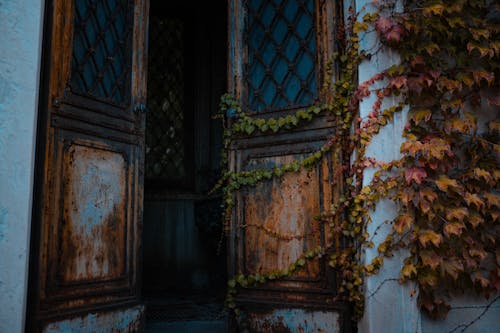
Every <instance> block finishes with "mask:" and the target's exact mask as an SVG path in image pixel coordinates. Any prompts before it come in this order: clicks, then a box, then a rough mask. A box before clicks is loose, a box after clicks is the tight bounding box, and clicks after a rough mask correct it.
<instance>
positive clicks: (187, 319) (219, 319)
mask: <svg viewBox="0 0 500 333" xmlns="http://www.w3.org/2000/svg"><path fill="white" fill-rule="evenodd" d="M145 302H146V329H145V332H146V333H226V332H227V324H226V323H227V312H226V310H225V308H224V305H223V300H221V299H217V298H215V297H209V296H199V295H190V296H185V297H182V296H177V295H161V296H154V297H146V298H145Z"/></svg>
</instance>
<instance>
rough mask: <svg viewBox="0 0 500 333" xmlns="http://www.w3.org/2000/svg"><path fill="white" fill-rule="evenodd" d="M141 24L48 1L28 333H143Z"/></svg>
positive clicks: (119, 14)
mask: <svg viewBox="0 0 500 333" xmlns="http://www.w3.org/2000/svg"><path fill="white" fill-rule="evenodd" d="M147 14H148V0H73V1H69V0H52V1H47V6H46V20H45V22H46V23H45V24H46V26H45V36H44V44H43V45H44V51H43V53H44V54H43V58H44V59H45V63H44V66H45V69H44V73H43V74H42V82H43V84H44V86H43V89H42V96H41V112H40V121H39V138H38V143H37V148H38V152H37V162H36V163H37V166H38V170H37V176H36V178H37V190H36V196H35V207H34V225H33V235H34V236H33V239H32V257H31V263H30V265H31V267H30V269H31V271H30V302H29V303H30V305H29V310H28V311H29V312H28V321H27V331H28V332H67V331H75V332H76V331H88V332H90V331H92V332H129V331H130V332H133V331H136V330H138V329H139V328H140V321H141V320H140V319H141V316H142V311H143V309H142V307H141V306H140V305H139V303H138V297H139V290H140V287H139V281H138V279H139V274H138V271H139V250H140V235H141V222H140V221H141V218H142V217H141V216H142V193H143V180H142V179H143V175H142V173H143V171H142V169H143V156H144V153H143V147H144V144H143V141H144V118H145V114H144V111H145V105H144V103H145V98H146V84H145V75H146V74H145V73H146V71H145V59H146V52H147V48H146V42H145V40H146V39H145V37H146V36H145V35H146V32H147V26H148V25H147V23H148V22H147Z"/></svg>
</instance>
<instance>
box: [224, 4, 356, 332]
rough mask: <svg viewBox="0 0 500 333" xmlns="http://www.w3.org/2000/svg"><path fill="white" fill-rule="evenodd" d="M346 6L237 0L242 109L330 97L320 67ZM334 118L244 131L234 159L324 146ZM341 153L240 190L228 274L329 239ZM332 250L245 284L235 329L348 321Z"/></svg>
mask: <svg viewBox="0 0 500 333" xmlns="http://www.w3.org/2000/svg"><path fill="white" fill-rule="evenodd" d="M341 13H342V8H340V1H333V0H332V1H329V0H321V1H315V0H283V1H272V0H271V1H265V0H231V1H230V6H229V40H230V45H229V61H230V71H229V89H230V91H231V92H232V93H233V94H234V95H235V96H236V97H237V98H238V100H239V102H240V104H241V105H242V107H243V108H244V110H245V112H247V113H249V114H251V115H252V116H254V117H259V118H264V119H269V118H271V117H274V118H276V119H279V117H286V116H287V115H293V114H295V113H296V112H297V110H300V109H303V108H307V107H309V106H311V105H315V104H318V103H321V102H322V101H324V98H325V97H324V96H322V93H321V87H322V85H323V83H324V81H325V77H324V74H323V73H325V66H326V64H327V61H328V60H329V59H330V57H331V56H332V54H333V52H334V50H335V49H336V47H337V46H336V41H335V38H334V36H335V33H336V29H337V28H338V26H339V25H340V22H341V17H342V14H341ZM332 79H334V78H332ZM334 126H335V123H334V122H333V121H331V119H329V118H328V117H326V116H320V117H318V118H317V119H315V120H313V121H311V122H304V123H303V124H301V125H299V126H298V127H297V128H296V129H294V130H291V131H278V132H276V133H273V132H272V131H269V132H266V133H257V134H253V135H252V136H248V137H246V136H240V137H238V138H236V139H235V140H234V141H233V144H232V146H231V151H230V164H231V169H232V171H236V172H239V171H249V170H254V169H266V168H267V169H269V168H271V169H272V168H274V167H278V166H282V165H285V164H292V163H294V161H300V160H302V159H304V158H306V157H307V156H309V155H311V154H313V153H314V152H316V151H318V150H319V149H320V148H321V146H322V145H323V144H324V143H325V142H326V141H327V140H328V138H329V136H330V135H331V134H332V128H333V127H334ZM336 163H339V161H336V160H335V159H334V158H333V154H330V153H327V154H326V155H325V156H324V158H323V159H322V160H321V162H320V163H318V164H317V165H316V166H314V167H313V168H312V169H311V170H307V169H301V170H300V171H298V172H290V173H286V174H285V175H283V176H282V177H275V178H273V179H272V180H269V181H264V182H261V183H259V184H258V185H257V186H255V187H251V188H244V189H241V190H239V191H238V192H237V193H236V194H235V199H236V205H235V209H234V212H233V218H232V224H231V237H230V241H229V251H230V258H229V262H230V266H231V271H230V275H232V276H238V275H239V274H244V275H248V274H253V275H255V274H266V273H271V272H275V271H283V270H285V269H287V268H288V267H289V266H290V265H291V264H293V263H295V262H296V261H297V260H298V259H299V258H301V257H303V256H304V255H305V254H307V253H308V252H309V251H311V250H314V249H317V248H318V247H324V248H327V247H328V246H329V244H331V243H332V240H331V239H329V237H330V236H329V235H330V233H329V232H328V230H326V227H325V225H322V224H321V223H318V222H317V221H315V218H314V217H315V216H317V215H318V214H320V212H322V211H323V210H325V209H328V208H329V207H330V205H331V203H333V202H334V201H335V200H338V193H339V188H338V184H340V183H341V181H339V180H338V179H337V180H335V179H334V175H332V174H331V172H330V170H332V169H333V168H334V166H335V164H336ZM334 184H337V185H334ZM325 254H326V253H325ZM325 257H327V256H326V255H325V256H323V257H320V256H315V259H314V260H311V261H310V262H308V263H307V264H306V265H305V267H304V268H303V269H300V270H298V271H297V272H296V273H294V274H293V275H291V276H289V277H286V278H283V279H276V280H274V281H271V282H266V283H265V284H261V285H257V286H253V287H249V288H243V289H241V290H238V292H237V294H236V296H235V297H236V304H237V306H238V307H239V308H241V310H242V315H241V316H239V317H238V318H237V319H236V320H235V323H234V325H235V326H234V327H233V330H234V331H235V332H237V331H245V330H249V331H250V332H259V333H260V332H263V333H264V332H266V333H267V332H273V333H277V332H329V333H334V332H345V331H348V330H349V325H348V323H349V317H348V314H347V309H346V307H345V306H344V304H342V303H339V302H335V301H333V299H334V295H335V274H334V272H332V271H331V269H329V267H328V265H327V260H325Z"/></svg>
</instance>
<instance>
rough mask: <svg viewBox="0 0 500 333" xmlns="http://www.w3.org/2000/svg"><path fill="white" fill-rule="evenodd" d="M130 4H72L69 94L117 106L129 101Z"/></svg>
mask: <svg viewBox="0 0 500 333" xmlns="http://www.w3.org/2000/svg"><path fill="white" fill-rule="evenodd" d="M132 5H133V4H132V1H130V0H78V1H74V37H73V53H72V59H71V80H70V85H71V89H72V91H73V92H75V93H77V94H83V95H87V96H92V97H95V98H97V99H100V100H104V101H106V102H112V103H115V104H119V105H121V104H126V102H128V101H129V99H130V96H129V91H130V89H129V87H130V73H131V59H130V52H127V50H129V49H130V47H131V43H132V39H131V37H132V23H133V17H132V14H133V10H131V6H132Z"/></svg>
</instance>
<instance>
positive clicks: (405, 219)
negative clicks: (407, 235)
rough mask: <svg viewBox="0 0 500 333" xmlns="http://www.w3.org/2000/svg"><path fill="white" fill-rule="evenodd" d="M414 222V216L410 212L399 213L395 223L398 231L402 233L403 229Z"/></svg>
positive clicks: (395, 228)
mask: <svg viewBox="0 0 500 333" xmlns="http://www.w3.org/2000/svg"><path fill="white" fill-rule="evenodd" d="M412 222H413V217H412V216H411V215H409V214H403V215H399V216H398V218H397V219H396V221H395V223H394V230H396V232H397V233H399V234H402V233H403V231H404V230H405V229H407V228H409V227H410V226H411V224H412Z"/></svg>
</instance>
